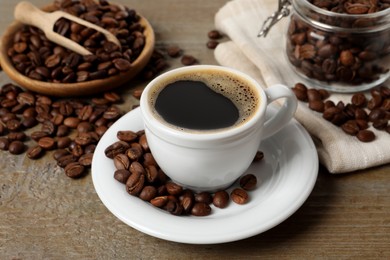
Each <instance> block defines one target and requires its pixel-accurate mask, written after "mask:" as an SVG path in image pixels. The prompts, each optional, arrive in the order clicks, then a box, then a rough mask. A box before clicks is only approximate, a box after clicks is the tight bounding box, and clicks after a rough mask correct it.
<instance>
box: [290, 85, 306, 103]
mask: <svg viewBox="0 0 390 260" xmlns="http://www.w3.org/2000/svg"><path fill="white" fill-rule="evenodd" d="M291 90H292V91H293V92H294V94H295V96H296V97H297V99H298V100H300V101H304V102H305V101H307V90H302V89H299V88H292V89H291Z"/></svg>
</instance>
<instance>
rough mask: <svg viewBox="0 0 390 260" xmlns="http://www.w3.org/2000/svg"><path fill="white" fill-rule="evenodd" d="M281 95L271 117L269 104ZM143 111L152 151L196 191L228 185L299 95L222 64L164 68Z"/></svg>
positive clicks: (169, 171)
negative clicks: (281, 103) (280, 103)
mask: <svg viewBox="0 0 390 260" xmlns="http://www.w3.org/2000/svg"><path fill="white" fill-rule="evenodd" d="M279 98H284V99H285V101H284V103H283V105H282V106H281V107H280V108H279V110H278V111H277V113H276V114H275V115H274V116H272V117H271V118H268V119H267V118H266V110H267V106H268V105H269V104H270V103H271V102H272V101H274V100H276V99H279ZM140 107H141V114H142V118H143V120H144V125H145V133H146V137H147V140H148V144H149V147H150V149H151V152H152V154H153V156H154V158H155V160H156V161H157V163H158V164H159V166H160V167H161V169H162V170H163V171H164V172H165V173H166V174H167V175H168V176H169V177H170V178H171V179H172V180H173V181H174V182H176V183H178V184H180V185H182V186H184V187H186V188H189V189H192V190H194V191H216V190H219V189H224V188H226V187H228V186H230V185H231V184H232V183H233V182H234V181H235V180H237V179H238V178H239V177H240V176H241V175H242V174H243V173H244V172H245V170H246V169H247V168H248V167H249V166H250V164H251V162H252V161H253V158H254V156H255V154H256V152H257V150H258V148H259V145H260V142H261V140H263V139H265V138H267V137H269V136H271V135H273V134H275V133H276V132H277V131H279V130H280V129H281V128H282V127H283V126H285V125H286V124H287V123H288V122H289V121H290V120H291V118H292V117H293V115H294V113H295V110H296V108H297V100H296V97H295V95H294V94H293V92H292V91H291V90H290V89H289V88H288V87H286V86H283V85H274V86H272V87H270V88H268V89H266V90H263V89H262V87H261V86H260V85H259V84H258V83H257V82H256V81H255V80H254V79H253V78H251V77H249V76H248V75H246V74H244V73H242V72H240V71H237V70H234V69H230V68H226V67H222V66H213V65H196V66H189V67H183V68H178V69H174V70H171V71H168V72H166V73H164V74H162V75H160V76H158V77H157V78H155V79H154V80H152V81H151V82H150V83H149V84H148V85H147V86H146V88H145V90H144V91H143V93H142V96H141V100H140Z"/></svg>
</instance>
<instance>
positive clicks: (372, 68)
mask: <svg viewBox="0 0 390 260" xmlns="http://www.w3.org/2000/svg"><path fill="white" fill-rule="evenodd" d="M326 2H332V1H319V4H317V5H321V3H322V4H326ZM345 2H348V1H345ZM349 2H350V3H351V4H350V5H348V4H347V5H346V4H345V3H344V7H345V8H355V9H350V10H349V11H350V13H353V14H350V13H349V14H348V13H338V12H334V11H328V10H326V9H324V8H319V7H318V6H316V5H314V4H312V3H310V2H309V1H308V0H293V1H292V6H293V11H292V14H291V16H290V22H289V25H288V28H287V38H286V54H287V58H288V61H289V62H290V64H291V65H292V67H293V69H294V70H295V71H296V72H297V73H298V74H299V75H300V76H302V77H304V78H305V79H306V80H307V81H308V82H309V83H311V85H312V86H313V87H320V88H325V89H328V90H331V91H335V92H358V91H363V90H367V89H370V88H372V87H375V86H378V85H380V84H381V83H383V82H385V81H386V80H387V79H388V78H389V76H390V8H385V9H384V10H381V11H377V12H373V13H366V14H356V13H357V12H362V11H365V10H364V9H363V10H362V9H356V8H364V7H367V6H364V5H363V4H361V5H359V4H357V5H356V4H352V3H353V1H349ZM355 2H356V1H355ZM361 2H362V1H360V3H361ZM366 2H367V4H368V3H372V2H376V1H366ZM386 5H387V4H386Z"/></svg>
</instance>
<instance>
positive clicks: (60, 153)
mask: <svg viewBox="0 0 390 260" xmlns="http://www.w3.org/2000/svg"><path fill="white" fill-rule="evenodd" d="M69 154H70V153H69V151H68V150H65V149H63V148H61V149H57V150H55V151H54V153H53V158H54V159H55V160H56V161H57V160H58V159H59V158H61V157H62V156H65V155H69Z"/></svg>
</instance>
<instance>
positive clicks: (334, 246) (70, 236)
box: [0, 0, 390, 259]
mask: <svg viewBox="0 0 390 260" xmlns="http://www.w3.org/2000/svg"><path fill="white" fill-rule="evenodd" d="M31 2H33V3H34V4H36V5H37V6H43V5H46V4H48V3H49V1H45V0H31ZM116 2H119V3H126V4H127V5H128V6H132V7H133V8H135V9H136V10H138V11H139V12H140V13H142V14H143V15H144V16H146V17H147V18H148V19H149V20H150V22H151V23H152V25H153V26H154V29H155V31H156V37H157V47H164V46H167V45H171V44H177V45H179V46H180V47H181V48H183V50H184V51H185V53H186V54H191V55H193V56H195V57H197V58H198V59H199V62H200V63H202V64H216V61H215V60H214V56H213V51H212V50H209V49H207V48H206V47H205V44H206V42H207V40H208V39H207V32H208V31H209V30H211V29H213V19H214V14H215V13H216V11H217V10H218V9H219V8H220V7H222V6H223V4H224V3H225V2H226V0H213V1H207V0H192V1H189V0H187V1H183V0H161V1H134V0H133V1H125V0H118V1H116ZM15 4H16V2H15V1H12V0H2V1H1V8H0V34H2V33H3V32H4V30H5V28H6V27H7V25H8V24H9V23H10V22H11V21H12V20H13V17H12V13H13V8H14V6H15ZM169 62H170V64H171V68H174V67H177V66H180V62H179V61H178V60H170V61H169ZM0 80H1V83H2V84H3V83H6V82H8V81H9V79H8V78H7V77H6V75H4V72H1V73H0ZM144 86H145V82H142V83H134V84H128V86H127V87H124V88H122V89H120V91H121V93H122V94H124V95H125V96H126V101H125V104H123V105H122V108H123V109H128V110H129V109H130V108H131V106H132V105H134V104H137V102H138V100H136V99H134V98H133V97H132V96H131V93H132V91H133V90H134V89H137V88H142V87H144ZM0 172H1V173H0V258H1V259H150V258H153V259H198V258H200V259H205V258H208V259H225V258H234V259H249V258H271V257H272V258H276V259H280V258H296V259H312V258H331V259H351V258H352V259H355V258H364V259H385V258H386V259H389V258H390V165H385V166H381V167H376V168H373V169H367V170H362V171H359V172H355V173H350V174H343V175H338V176H336V175H331V174H329V173H328V172H327V171H326V169H324V168H322V167H321V168H320V172H319V176H318V180H317V182H316V185H315V187H314V190H313V192H312V194H311V195H310V197H309V198H308V199H307V201H306V202H305V203H304V204H303V206H302V207H301V208H300V209H299V210H298V211H297V212H296V213H295V214H293V215H292V216H291V217H290V218H288V219H287V220H286V221H284V222H283V223H281V224H280V225H278V226H277V227H275V228H272V229H271V230H269V231H266V232H264V233H262V234H259V235H257V236H254V237H251V238H247V239H245V240H242V241H237V242H231V243H226V244H217V245H188V244H181V243H174V242H168V241H164V240H161V239H158V238H154V237H151V236H148V235H146V234H143V233H141V232H139V231H137V230H135V229H133V228H131V227H129V226H127V225H126V224H124V223H122V222H121V221H120V220H118V219H117V218H116V217H115V216H114V215H112V214H111V213H110V212H109V211H108V210H107V209H106V207H105V206H104V205H103V204H102V202H101V201H100V200H99V198H98V196H97V194H96V193H95V190H94V187H93V184H92V179H91V174H88V175H87V176H86V177H85V178H82V179H79V180H73V179H70V178H68V177H66V176H65V174H64V173H63V170H62V169H60V168H58V167H57V166H56V163H55V162H54V160H53V159H51V157H50V156H46V157H45V158H44V159H41V160H38V161H30V160H29V159H28V158H26V156H25V155H19V156H11V155H10V154H9V153H8V152H3V151H0Z"/></svg>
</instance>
